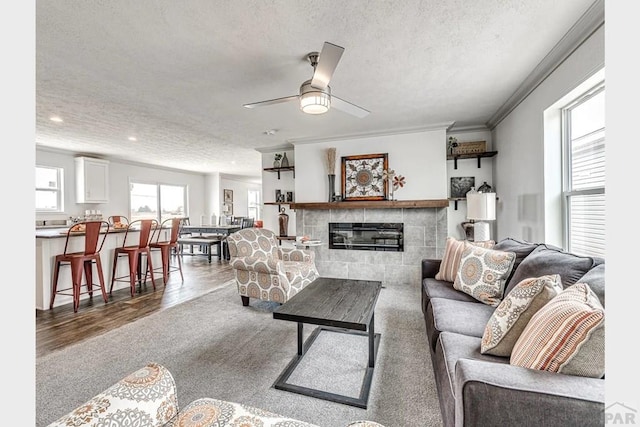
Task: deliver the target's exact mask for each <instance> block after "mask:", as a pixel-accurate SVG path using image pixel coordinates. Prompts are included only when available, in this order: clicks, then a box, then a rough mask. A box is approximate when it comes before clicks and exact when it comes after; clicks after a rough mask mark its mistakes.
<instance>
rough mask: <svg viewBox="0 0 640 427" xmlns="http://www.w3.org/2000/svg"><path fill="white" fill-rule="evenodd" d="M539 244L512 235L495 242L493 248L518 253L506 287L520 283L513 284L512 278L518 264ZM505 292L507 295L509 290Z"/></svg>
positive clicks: (509, 287)
mask: <svg viewBox="0 0 640 427" xmlns="http://www.w3.org/2000/svg"><path fill="white" fill-rule="evenodd" d="M538 246H539V244H538V243H531V242H527V241H524V240H517V239H514V238H512V237H507V238H505V239H502V240H500V241H499V242H498V243H496V244H495V246H494V247H493V248H491V249H493V250H496V251H505V252H515V254H516V260H515V262H514V263H513V268H512V269H511V274H509V277H507V281H506V282H505V284H504V286H505V289H511V288H513V286H514V285H517V284H518V282H515V283H513V284H511V278H512V277H513V275H514V274H515V273H516V271H518V266H519V265H520V263H521V262H522V260H524V259H525V258H526V257H528V256H529V254H530V253H531V252H533V251H534V250H535V249H536V248H537V247H538ZM544 274H552V273H544ZM542 275H543V274H540V275H538V276H542ZM538 276H529V277H538ZM504 294H505V295H507V294H508V292H507V291H505V293H504Z"/></svg>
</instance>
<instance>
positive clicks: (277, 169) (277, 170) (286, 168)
mask: <svg viewBox="0 0 640 427" xmlns="http://www.w3.org/2000/svg"><path fill="white" fill-rule="evenodd" d="M262 170H263V171H265V172H276V173H277V174H278V179H280V172H288V171H291V172H293V178H294V179H295V177H296V168H295V166H285V167H282V168H263V169H262Z"/></svg>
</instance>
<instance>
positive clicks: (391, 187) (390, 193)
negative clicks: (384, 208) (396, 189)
mask: <svg viewBox="0 0 640 427" xmlns="http://www.w3.org/2000/svg"><path fill="white" fill-rule="evenodd" d="M387 185H388V186H389V197H388V200H393V184H392V183H388V184H387Z"/></svg>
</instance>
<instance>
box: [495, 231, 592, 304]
mask: <svg viewBox="0 0 640 427" xmlns="http://www.w3.org/2000/svg"><path fill="white" fill-rule="evenodd" d="M595 264H596V260H595V259H594V258H592V257H588V256H580V255H575V254H572V253H569V252H565V251H563V250H561V249H559V248H555V247H552V246H549V245H545V244H540V245H538V247H537V248H536V249H534V251H533V252H531V254H530V255H529V256H528V257H526V258H525V259H524V260H523V261H522V262H521V263H520V266H519V267H518V269H517V270H516V272H515V273H514V275H513V277H512V278H511V282H510V283H509V285H508V286H507V287H506V289H505V295H507V294H508V293H509V292H511V289H513V287H514V286H515V285H517V284H518V283H520V282H521V281H523V280H524V279H527V278H529V277H540V276H544V275H547V274H559V275H560V278H561V279H562V286H564V287H565V289H566V288H567V287H569V286H571V285H573V284H575V283H577V282H578V279H580V278H581V277H582V276H584V275H585V274H586V273H587V272H588V271H589V270H591V268H593V267H594V266H595Z"/></svg>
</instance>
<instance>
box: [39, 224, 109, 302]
mask: <svg viewBox="0 0 640 427" xmlns="http://www.w3.org/2000/svg"><path fill="white" fill-rule="evenodd" d="M78 224H83V225H84V227H77V228H84V230H85V231H84V234H82V236H83V237H84V250H83V251H82V252H68V250H69V239H70V237H72V236H74V237H75V236H76V235H77V236H79V232H74V231H72V229H73V227H70V228H69V230H67V239H66V241H65V244H64V251H63V253H61V254H59V255H56V257H55V267H54V270H53V288H52V291H51V303H50V304H49V309H52V308H53V303H54V301H55V298H56V295H58V294H60V295H70V296H73V312H74V313H76V312H77V311H78V306H79V304H80V295H82V294H89V298H93V288H94V286H98V285H96V284H94V283H93V264H94V263H95V265H96V269H97V272H98V281H99V282H100V286H99V287H100V292H102V299H104V302H105V303H106V302H108V300H109V298H108V297H107V292H106V288H105V284H104V274H103V272H102V262H101V260H100V251H101V250H102V246H103V245H104V241H105V239H106V238H107V234H108V232H109V223H108V222H107V221H87V222H81V223H78ZM78 224H76V225H78ZM101 233H102V238H100V234H101ZM98 242H99V243H100V244H99V245H98ZM63 265H69V266H71V282H72V286H71V287H70V288H64V289H58V275H59V273H60V267H62V266H63ZM83 269H84V275H85V280H86V283H85V286H86V288H87V290H86V291H85V292H81V291H80V289H81V287H82V271H83ZM68 291H72V292H71V293H70V294H69V293H67V292H68Z"/></svg>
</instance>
